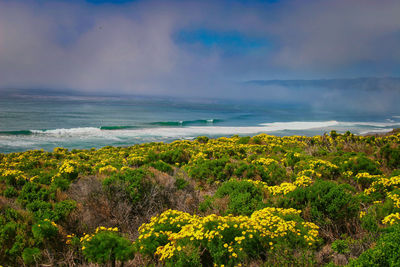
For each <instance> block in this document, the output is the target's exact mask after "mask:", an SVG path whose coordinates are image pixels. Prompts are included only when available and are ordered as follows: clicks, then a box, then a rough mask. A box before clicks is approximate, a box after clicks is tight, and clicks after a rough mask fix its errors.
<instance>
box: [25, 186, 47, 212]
mask: <svg viewBox="0 0 400 267" xmlns="http://www.w3.org/2000/svg"><path fill="white" fill-rule="evenodd" d="M49 199H50V191H49V190H48V189H46V188H44V187H42V186H41V185H39V184H37V183H34V182H31V183H26V184H25V185H24V186H23V187H22V190H21V192H20V193H19V196H18V201H19V203H21V204H22V206H24V207H25V206H26V205H27V204H28V203H32V202H33V201H35V200H42V201H48V200H49Z"/></svg>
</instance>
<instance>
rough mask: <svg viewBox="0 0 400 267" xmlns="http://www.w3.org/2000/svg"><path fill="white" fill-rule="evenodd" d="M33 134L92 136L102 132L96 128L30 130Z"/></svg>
mask: <svg viewBox="0 0 400 267" xmlns="http://www.w3.org/2000/svg"><path fill="white" fill-rule="evenodd" d="M30 131H31V133H33V134H40V135H82V134H83V135H92V134H98V133H100V132H101V130H100V129H99V128H95V127H79V128H70V129H64V128H61V129H54V130H30Z"/></svg>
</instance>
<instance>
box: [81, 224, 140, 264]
mask: <svg viewBox="0 0 400 267" xmlns="http://www.w3.org/2000/svg"><path fill="white" fill-rule="evenodd" d="M81 246H82V247H81V248H82V253H83V255H84V257H85V258H86V260H88V261H89V262H94V263H100V264H105V263H107V262H111V264H112V266H115V262H116V261H120V262H122V263H123V262H125V261H127V260H130V259H132V258H133V257H134V246H133V245H132V242H131V241H129V239H127V238H125V237H124V236H122V235H121V234H120V233H119V232H118V228H106V227H98V228H97V229H96V231H95V233H93V234H91V235H85V236H84V237H82V238H81Z"/></svg>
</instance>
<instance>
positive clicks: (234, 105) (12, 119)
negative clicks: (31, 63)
mask: <svg viewBox="0 0 400 267" xmlns="http://www.w3.org/2000/svg"><path fill="white" fill-rule="evenodd" d="M396 127H400V116H397V115H395V114H389V115H388V114H385V115H376V116H373V115H371V114H365V115H364V114H362V113H358V114H352V113H349V112H340V111H321V110H314V109H312V108H310V107H307V106H301V105H294V104H292V105H291V104H273V103H269V104H268V103H260V102H258V103H244V102H240V101H237V102H234V101H230V102H227V101H225V102H224V101H216V100H204V101H189V100H183V99H173V98H150V97H109V96H107V97H101V96H100V97H94V96H66V95H24V94H16V95H11V96H10V95H8V96H0V153H11V152H19V151H26V150H30V149H44V150H48V151H51V150H53V149H54V148H55V147H65V148H68V149H90V148H93V147H94V148H100V147H103V146H129V145H133V144H138V143H144V142H171V141H174V140H181V139H189V140H191V139H194V138H196V137H197V136H201V135H205V136H209V137H220V136H232V135H235V134H237V135H240V136H246V135H256V134H258V133H267V134H271V135H278V136H284V135H307V136H312V135H316V134H323V133H329V132H330V131H331V130H336V131H338V132H345V131H347V130H349V131H351V132H352V133H354V134H365V133H368V132H387V131H390V130H392V129H393V128H396Z"/></svg>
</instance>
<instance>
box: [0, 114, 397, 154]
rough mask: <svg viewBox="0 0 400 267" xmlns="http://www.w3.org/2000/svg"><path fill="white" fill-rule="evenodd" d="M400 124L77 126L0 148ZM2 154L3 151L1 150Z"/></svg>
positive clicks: (2, 140)
mask: <svg viewBox="0 0 400 267" xmlns="http://www.w3.org/2000/svg"><path fill="white" fill-rule="evenodd" d="M399 125H400V122H398V123H393V122H338V121H319V122H300V121H296V122H272V123H262V124H259V125H255V126H237V127H235V126H215V125H213V124H206V125H203V126H175V127H165V126H160V127H150V128H140V129H137V128H134V129H117V130H101V129H100V128H95V127H80V128H70V129H63V128H62V129H54V130H31V132H32V134H31V135H14V136H11V135H9V136H7V135H4V136H2V135H0V150H1V147H25V148H26V149H31V148H38V147H52V146H66V147H68V146H69V144H73V146H74V147H92V146H104V145H130V144H135V143H142V142H157V141H171V140H175V139H193V138H195V137H196V136H200V135H208V136H231V135H234V134H238V135H255V134H258V133H272V134H273V133H274V132H280V131H291V134H296V131H300V132H301V134H304V133H305V132H307V131H309V133H308V134H309V135H314V134H323V133H324V132H329V131H331V130H337V131H339V132H344V131H347V130H350V131H351V132H353V133H355V134H365V133H373V132H374V133H382V132H389V131H391V130H392V129H393V128H396V126H397V127H398V126H399ZM0 152H2V151H0Z"/></svg>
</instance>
